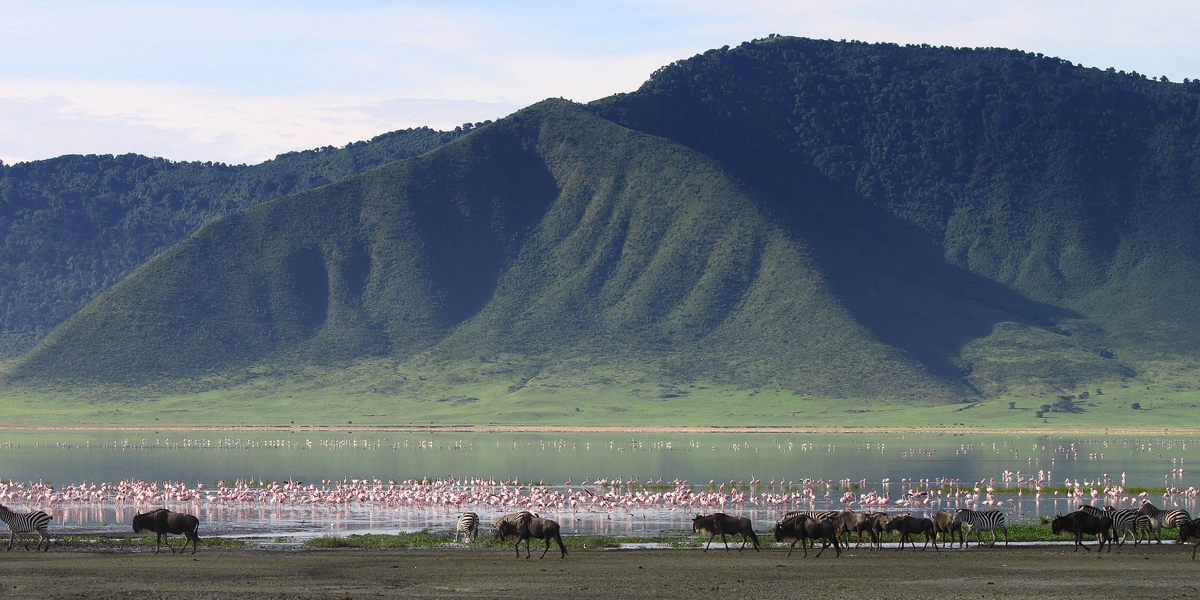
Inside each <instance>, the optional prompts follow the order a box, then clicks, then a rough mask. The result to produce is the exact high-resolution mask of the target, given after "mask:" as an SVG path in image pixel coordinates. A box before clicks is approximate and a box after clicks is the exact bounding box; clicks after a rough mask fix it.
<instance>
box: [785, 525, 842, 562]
mask: <svg viewBox="0 0 1200 600" xmlns="http://www.w3.org/2000/svg"><path fill="white" fill-rule="evenodd" d="M808 540H813V547H814V548H815V547H816V546H817V543H816V540H821V541H822V542H824V543H823V544H822V545H821V551H820V552H817V558H820V557H821V553H822V552H825V549H826V548H828V547H829V545H830V544H833V551H834V552H836V553H837V554H836V555H837V556H841V555H842V548H841V546H840V545H839V543H838V528H837V525H835V524H834V523H833V521H823V520H820V519H812V518H809V517H808V516H807V515H798V516H795V517H792V518H790V519H784V520H783V521H780V522H778V523H776V524H775V541H777V542H791V545H790V546H788V553H787V555H788V556H791V555H792V550H793V549H794V548H795V547H796V542H800V546H801V547H802V548H803V549H804V556H806V557H807V556H808Z"/></svg>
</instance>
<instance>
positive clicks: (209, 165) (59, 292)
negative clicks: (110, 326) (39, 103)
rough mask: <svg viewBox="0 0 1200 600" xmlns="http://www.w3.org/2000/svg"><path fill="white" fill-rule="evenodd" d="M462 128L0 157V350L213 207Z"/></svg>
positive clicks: (299, 184) (32, 338) (300, 186)
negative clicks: (228, 150) (272, 145)
mask: <svg viewBox="0 0 1200 600" xmlns="http://www.w3.org/2000/svg"><path fill="white" fill-rule="evenodd" d="M480 125H482V124H480ZM473 127H474V126H473V125H470V126H468V127H467V129H468V130H469V129H471V128H473ZM462 133H463V128H461V127H460V128H459V129H458V130H457V131H435V130H433V129H429V128H427V127H423V128H416V129H406V130H400V131H393V132H391V133H386V134H383V135H379V136H376V137H375V138H372V139H371V140H369V141H360V142H354V143H351V144H348V145H346V146H343V147H341V148H335V147H333V146H327V147H324V148H317V149H314V150H306V151H303V152H288V153H286V154H281V155H279V156H277V157H275V158H274V159H273V160H269V161H266V162H263V163H261V164H257V165H227V164H223V163H213V162H176V161H170V160H165V159H162V158H151V157H147V156H141V155H137V154H124V155H120V156H112V155H87V156H83V155H68V156H60V157H57V158H53V159H48V160H39V161H32V162H24V163H17V164H15V165H5V164H3V163H0V236H2V237H0V239H3V244H2V245H0V358H3V357H5V356H11V355H13V354H15V353H17V352H20V351H23V350H25V349H28V348H29V347H30V346H31V345H32V343H34V342H36V341H37V340H38V339H41V338H42V337H44V336H45V335H46V333H48V332H49V331H50V330H51V329H53V328H54V327H55V326H56V325H58V324H59V323H61V322H62V321H63V320H64V319H66V318H67V317H69V316H71V315H72V314H74V313H75V312H77V311H78V310H79V309H80V308H81V307H83V305H84V304H86V303H87V302H88V301H90V300H91V299H92V298H94V297H95V296H96V295H97V294H99V293H100V292H102V291H104V290H105V289H108V288H109V287H111V286H112V285H113V284H114V283H116V282H117V281H120V280H121V279H122V278H123V277H125V276H126V275H128V274H129V273H130V272H132V271H133V269H135V268H137V266H138V265H140V264H142V263H143V262H145V261H146V260H147V259H149V258H150V257H151V256H153V255H154V254H155V253H157V252H159V251H161V250H162V249H164V248H166V247H167V246H170V245H171V244H173V243H175V242H177V241H179V240H181V239H183V238H184V237H185V236H187V235H188V234H190V233H192V232H193V231H195V230H196V229H197V228H198V227H200V226H201V225H203V224H205V223H207V222H209V221H211V220H213V219H214V218H216V217H219V216H221V215H226V214H229V213H232V212H234V211H237V210H240V209H242V208H245V207H247V206H252V205H254V204H258V203H260V202H264V201H266V200H270V199H272V198H277V197H280V196H285V195H287V194H291V193H295V192H299V191H303V190H307V189H312V188H314V187H318V186H321V185H325V184H327V183H330V182H333V181H338V180H341V179H344V178H346V177H348V176H350V175H353V174H355V173H359V172H362V171H364V170H367V169H370V168H372V167H376V166H378V165H381V164H385V163H387V162H391V161H394V160H399V159H402V158H408V157H410V156H415V155H417V154H421V153H423V152H427V151H428V150H430V149H432V148H436V147H437V146H439V145H441V144H444V143H446V142H448V141H450V140H453V139H455V138H456V137H458V136H460V135H462Z"/></svg>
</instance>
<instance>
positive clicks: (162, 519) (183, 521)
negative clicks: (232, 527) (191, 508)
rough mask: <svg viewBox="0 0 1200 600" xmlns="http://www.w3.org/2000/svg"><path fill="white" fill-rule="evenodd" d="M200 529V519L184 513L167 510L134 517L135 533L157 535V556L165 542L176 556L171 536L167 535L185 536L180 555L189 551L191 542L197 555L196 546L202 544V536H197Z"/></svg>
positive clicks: (155, 550)
mask: <svg viewBox="0 0 1200 600" xmlns="http://www.w3.org/2000/svg"><path fill="white" fill-rule="evenodd" d="M199 527H200V519H197V518H196V517H193V516H192V515H187V514H184V513H176V512H171V511H169V510H167V509H165V508H160V509H158V510H152V511H150V512H148V513H142V514H139V515H136V516H134V517H133V531H134V533H153V534H155V541H154V553H155V554H158V551H159V549H160V548H162V542H163V541H164V540H165V541H166V542H167V548H168V549H170V550H171V554H175V549H174V548H172V547H171V540H170V536H168V535H167V534H169V533H174V534H175V535H179V534H183V535H184V536H185V538H186V539H184V542H183V549H182V550H180V551H179V553H180V554H182V553H183V552H184V551H185V550H187V547H188V543H189V542H191V544H192V554H195V553H196V546H197V545H198V544H199V543H200V536H199V535H197V534H196V530H197V529H198V528H199Z"/></svg>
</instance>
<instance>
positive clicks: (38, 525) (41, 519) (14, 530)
mask: <svg viewBox="0 0 1200 600" xmlns="http://www.w3.org/2000/svg"><path fill="white" fill-rule="evenodd" d="M51 519H53V517H51V516H50V515H48V514H46V513H44V512H42V511H40V510H35V511H33V512H28V513H15V512H13V511H11V510H9V509H8V507H7V506H4V505H3V504H0V521H4V524H5V525H8V530H9V531H10V532H11V534H10V535H9V536H8V548H7V549H6V550H12V547H13V542H15V541H16V540H17V537H19V536H23V535H33V534H37V536H38V545H37V549H38V550H41V549H42V542H46V550H47V551H48V550H50V534H49V533H48V532H47V531H46V529H47V528H48V527H49V526H50V520H51ZM25 551H26V552H28V551H29V544H25Z"/></svg>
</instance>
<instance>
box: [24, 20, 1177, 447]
mask: <svg viewBox="0 0 1200 600" xmlns="http://www.w3.org/2000/svg"><path fill="white" fill-rule="evenodd" d="M1198 134H1200V84H1195V83H1194V82H1187V83H1184V84H1174V83H1170V82H1165V81H1152V80H1147V79H1145V78H1144V77H1141V76H1138V75H1136V74H1124V73H1117V72H1111V71H1109V72H1106V71H1100V70H1095V69H1084V68H1082V67H1078V66H1075V65H1071V64H1070V63H1067V62H1065V61H1061V60H1059V59H1052V58H1048V57H1044V56H1040V55H1035V54H1027V53H1021V52H1015V51H1009V50H999V49H986V50H964V49H953V48H930V47H927V46H923V47H915V46H913V47H898V46H894V45H886V44H877V45H869V44H859V43H836V42H821V41H813V40H804V39H796V38H783V37H772V38H769V39H766V40H758V41H756V42H750V43H747V44H743V45H742V46H740V47H738V48H732V49H731V48H724V49H721V50H713V51H710V52H708V53H705V54H703V55H700V56H697V57H694V58H692V59H689V60H686V61H680V62H678V63H675V64H673V65H670V66H668V67H664V68H663V69H662V70H660V71H659V72H657V73H655V75H654V76H653V77H652V78H651V79H650V81H648V82H647V83H646V85H645V86H643V88H642V89H640V90H639V91H637V92H635V93H632V94H624V95H619V96H614V97H612V98H608V99H604V100H601V101H598V102H596V103H593V104H591V105H589V106H586V107H583V106H579V105H575V104H572V103H569V102H565V101H545V102H542V103H539V104H537V105H535V106H532V107H530V108H528V109H525V110H523V111H520V112H518V113H517V114H514V115H512V116H510V117H508V118H506V119H503V120H501V121H499V122H496V123H493V124H490V125H487V126H485V127H481V128H478V129H476V130H475V131H473V132H471V133H470V134H469V135H465V136H463V137H462V138H461V139H458V140H456V141H454V142H451V143H448V144H446V145H444V146H441V147H439V148H437V149H436V150H434V151H432V152H429V153H427V154H424V155H421V156H419V157H416V158H411V159H408V160H403V161H398V162H394V163H390V164H387V165H384V166H381V167H379V168H376V169H373V170H370V171H367V172H364V173H362V174H360V175H357V176H354V177H351V178H348V179H345V180H343V181H340V182H337V183H332V184H329V185H325V186H322V187H317V188H315V189H311V190H308V191H304V192H301V193H298V194H294V195H290V196H287V197H284V198H280V199H277V200H273V201H270V202H265V203H262V204H258V205H257V206H254V207H251V208H248V209H246V210H242V211H239V212H235V213H232V214H230V215H228V216H225V217H222V218H220V219H217V220H216V221H214V222H212V223H210V224H208V225H206V226H204V227H203V228H201V229H200V230H199V231H197V232H196V233H195V234H193V235H191V236H190V237H188V238H186V239H185V240H183V241H182V242H181V243H179V244H177V245H175V246H172V247H171V248H169V249H167V250H166V251H164V252H162V253H161V254H159V255H158V256H156V257H155V258H154V259H152V260H150V261H149V262H147V263H146V264H144V265H142V266H141V267H139V268H138V269H137V270H136V271H135V272H134V273H133V274H132V275H131V276H129V277H128V278H126V279H125V280H123V281H122V282H121V283H119V284H117V285H115V286H113V287H112V288H111V289H109V290H108V291H107V292H105V293H103V294H102V295H100V296H99V297H98V298H96V299H95V300H94V301H92V302H91V303H89V304H88V305H87V306H86V307H85V308H84V309H83V310H81V311H79V312H78V313H77V314H75V315H74V316H73V317H71V318H70V319H68V320H67V321H66V322H65V323H63V324H62V325H61V326H59V327H58V328H57V329H55V330H54V331H53V333H51V334H50V335H49V336H48V337H46V339H45V340H43V341H42V343H41V344H39V345H38V346H37V347H36V348H35V349H33V350H32V351H31V352H29V353H28V354H26V355H25V356H23V357H21V358H20V359H19V360H16V361H14V362H12V363H11V364H10V365H8V367H7V369H6V374H7V378H6V381H5V383H4V385H5V386H7V387H5V388H4V389H3V392H2V393H3V396H4V397H5V398H8V399H9V400H8V402H10V403H12V406H13V410H15V411H17V412H18V413H20V412H21V411H24V410H34V408H36V406H41V409H42V410H45V411H48V412H53V413H55V414H61V415H64V417H63V418H64V419H65V418H67V417H66V416H65V415H69V414H74V415H76V416H78V415H80V414H82V413H81V411H84V412H88V414H92V413H94V416H95V418H97V419H105V420H109V419H115V420H117V421H120V422H133V421H135V420H138V419H141V420H143V421H144V420H145V419H147V418H155V417H151V416H150V415H158V416H159V417H165V416H166V415H167V414H168V413H166V412H163V411H170V412H169V414H170V415H173V416H171V417H169V418H171V419H173V420H180V421H181V422H201V421H205V420H209V421H211V420H213V419H218V420H222V421H225V422H232V420H233V418H234V416H238V418H240V419H244V420H245V421H246V422H247V423H260V424H261V423H264V422H266V421H274V420H280V419H284V418H287V420H289V421H291V420H293V419H317V420H322V419H325V420H327V419H330V418H335V419H336V415H339V414H361V415H363V417H361V418H364V419H367V421H366V422H370V423H376V424H386V423H388V422H394V423H410V422H411V423H414V424H415V423H416V421H422V420H425V419H428V420H430V421H432V422H440V421H444V420H458V419H462V420H464V421H468V422H487V421H497V422H503V423H553V422H561V423H563V424H572V423H575V424H615V423H627V424H636V423H660V424H665V423H672V422H673V423H695V422H697V421H692V420H690V419H693V418H696V419H700V420H701V421H702V422H705V423H708V424H714V423H725V422H729V423H742V424H771V423H773V422H776V421H778V422H779V423H794V424H797V425H803V424H805V423H813V424H839V423H861V424H875V425H888V424H900V423H907V424H920V423H926V424H933V423H939V424H942V425H944V426H957V425H954V424H955V423H971V424H978V423H980V422H984V421H986V422H987V423H991V424H992V426H996V427H1025V426H1026V425H1028V426H1031V427H1038V428H1046V427H1056V426H1058V424H1060V423H1064V424H1065V423H1074V424H1075V425H1073V426H1078V427H1094V426H1099V424H1103V423H1108V422H1110V421H1111V422H1113V423H1138V424H1139V425H1138V426H1139V427H1157V426H1159V425H1160V424H1169V423H1170V422H1172V420H1174V419H1178V418H1181V416H1182V415H1184V414H1186V412H1187V411H1186V409H1187V407H1189V406H1192V405H1193V404H1194V403H1195V402H1196V400H1197V398H1196V392H1195V384H1194V382H1195V380H1196V378H1197V377H1198V376H1200V361H1198V360H1197V358H1198V357H1197V351H1198V350H1200V348H1198V347H1197V345H1198V344H1200V326H1198V321H1197V319H1196V318H1195V317H1196V310H1197V307H1200V302H1198V300H1200V297H1198V294H1200V278H1198V277H1197V275H1200V272H1198V268H1200V254H1198V252H1197V251H1198V250H1200V247H1198V246H1197V245H1196V241H1195V240H1196V239H1197V238H1196V236H1195V232H1196V231H1197V225H1198V224H1200V214H1198V212H1197V211H1200V208H1198V207H1200V203H1197V202H1196V200H1198V199H1200V198H1197V195H1198V192H1200V160H1197V156H1198V155H1197V148H1196V146H1195V141H1196V140H1197V139H1200V135H1198ZM1098 390H1104V392H1103V398H1101V397H1100V396H1101V395H1102V394H1101V393H1100V392H1099V391H1098ZM37 398H41V399H42V402H40V403H39V404H36V405H34V404H22V402H25V401H26V399H29V400H32V399H37ZM964 400H966V401H969V402H975V401H978V400H985V402H983V403H963V401H964ZM1009 402H1014V403H1015V404H1014V405H1013V406H1012V407H1010V406H1009V404H1008V403H1009ZM1133 402H1138V403H1139V404H1140V405H1141V407H1142V408H1140V409H1139V410H1134V409H1133V408H1132V403H1133ZM1043 405H1047V406H1051V407H1053V409H1043V408H1042V406H1043ZM51 407H57V408H51ZM1037 413H1042V416H1037ZM214 415H219V417H218V416H214ZM288 415H294V416H288ZM956 418H957V419H960V420H955V419H956ZM947 419H949V422H948V423H947V422H945V421H946V420H947ZM356 422H357V421H356ZM1063 426H1067V425H1063Z"/></svg>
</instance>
